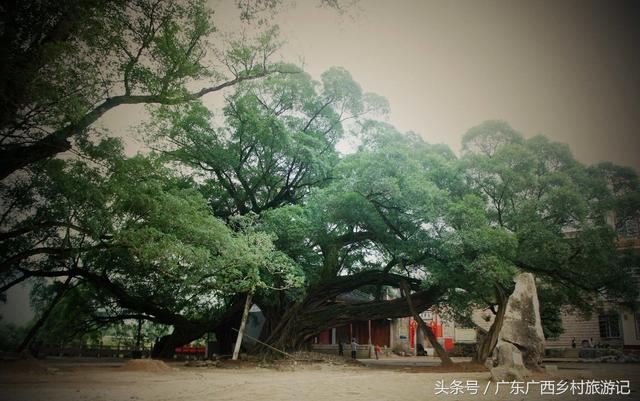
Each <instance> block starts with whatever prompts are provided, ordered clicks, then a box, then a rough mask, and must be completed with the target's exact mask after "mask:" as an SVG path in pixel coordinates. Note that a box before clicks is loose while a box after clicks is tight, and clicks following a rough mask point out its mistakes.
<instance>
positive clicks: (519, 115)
mask: <svg viewBox="0 0 640 401" xmlns="http://www.w3.org/2000/svg"><path fill="white" fill-rule="evenodd" d="M220 3H224V2H218V1H211V4H212V5H213V6H214V7H215V8H216V9H217V10H218V11H219V12H218V20H219V21H235V20H236V19H235V18H229V13H230V12H231V11H233V9H232V8H231V7H220V6H219V5H220ZM317 3H318V2H317V1H309V0H307V1H298V4H297V5H296V6H295V7H290V8H288V9H287V10H285V11H284V12H281V13H279V14H278V15H277V17H276V22H277V23H278V24H279V25H280V27H281V30H282V37H283V38H284V39H285V40H286V41H287V43H286V44H285V46H284V48H283V51H282V54H283V57H284V58H285V59H289V60H294V61H296V60H298V59H302V60H304V63H305V68H306V70H307V71H308V72H310V73H311V74H312V75H313V76H315V77H319V75H320V74H321V73H322V72H323V71H324V70H326V69H328V68H329V67H331V66H342V67H345V68H346V69H347V70H349V71H350V72H351V73H352V75H353V76H354V78H355V79H356V80H357V81H358V82H359V83H360V84H361V85H362V87H363V89H364V90H365V91H371V92H376V93H378V94H380V95H382V96H385V97H386V98H387V99H388V100H389V102H390V105H391V115H390V122H391V123H392V124H394V125H395V126H396V127H398V128H399V129H400V130H402V131H408V130H413V131H416V132H418V133H420V134H421V135H422V136H423V137H424V138H425V139H426V140H427V141H429V142H441V143H446V144H448V145H449V146H451V147H452V148H453V149H454V150H458V149H459V146H460V139H461V136H462V135H463V134H464V133H465V132H466V131H467V130H468V129H469V128H470V127H472V126H474V125H476V124H479V123H480V122H482V121H484V120H487V119H494V118H499V119H504V120H507V121H508V122H509V123H510V124H511V125H512V126H513V127H514V128H515V129H517V130H519V131H520V132H522V133H523V134H524V135H525V136H532V135H536V134H544V135H546V136H548V137H550V138H552V139H554V140H556V141H559V142H564V143H567V144H569V145H570V147H571V149H572V150H573V152H574V154H575V155H576V157H577V158H578V159H579V160H580V161H583V162H585V163H595V162H598V161H602V160H612V161H615V162H617V163H620V164H625V165H632V166H634V167H636V168H640V162H639V159H640V158H639V157H638V151H639V150H640V135H639V133H640V131H639V127H640V2H638V1H635V2H630V1H606V0H602V1H584V0H572V1H567V0H563V1H559V0H556V1H550V0H537V1H527V2H525V1H481V0H478V1H451V0H447V1H428V0H414V1H411V0H404V1H402V0H400V1H388V0H386V1H385V0H361V1H360V2H359V4H358V5H357V7H356V8H355V9H352V10H351V11H350V12H349V13H348V14H347V15H346V16H339V15H337V14H336V12H335V11H333V10H330V9H320V8H318V7H317V6H316V4H317ZM216 5H218V6H216Z"/></svg>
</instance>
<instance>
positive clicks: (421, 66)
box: [0, 0, 640, 322]
mask: <svg viewBox="0 0 640 401" xmlns="http://www.w3.org/2000/svg"><path fill="white" fill-rule="evenodd" d="M233 3H234V2H232V1H230V0H226V1H220V0H210V5H211V7H212V8H214V9H215V10H216V21H217V22H218V23H219V24H220V25H222V27H223V28H226V29H229V30H234V29H237V28H238V27H239V24H238V23H237V21H238V19H237V17H236V10H235V9H234V7H233ZM318 3H319V2H318V1H310V0H298V1H297V4H296V5H295V7H287V8H286V9H284V10H282V11H281V12H279V13H278V14H277V15H276V16H275V20H274V22H276V23H278V24H279V25H280V27H281V33H282V38H283V39H285V40H286V43H285V45H284V47H283V49H282V52H281V54H280V56H279V57H281V58H282V59H283V60H286V61H293V62H299V61H301V60H303V61H304V66H305V69H306V70H307V71H308V72H309V73H310V74H312V76H314V77H316V78H318V77H319V76H320V74H321V73H322V72H323V71H325V70H326V69H328V68H329V67H332V66H342V67H345V68H346V69H347V70H349V71H350V72H351V73H352V75H353V76H354V78H355V79H356V80H357V81H358V82H359V83H360V84H361V85H362V87H363V89H364V90H365V91H370V92H376V93H378V94H380V95H382V96H385V97H386V98H387V99H388V100H389V103H390V105H391V114H390V116H389V122H390V123H392V124H394V125H395V126H396V127H397V128H398V129H400V130H401V131H409V130H412V131H415V132H417V133H419V134H421V135H422V136H423V137H424V138H425V140H427V141H428V142H432V143H446V144H448V145H449V146H451V147H452V148H453V149H454V150H456V151H457V150H458V149H459V145H460V139H461V137H462V135H463V134H464V133H465V132H466V130H468V129H469V128H470V127H472V126H474V125H476V124H479V123H480V122H482V121H484V120H487V119H494V118H499V119H504V120H506V121H508V122H509V123H510V124H511V125H512V126H513V127H514V128H515V129H517V130H518V131H520V132H522V133H523V134H524V135H525V136H532V135H535V134H544V135H546V136H548V137H550V138H552V139H553V140H556V141H559V142H563V143H567V144H569V145H570V147H571V149H572V150H573V152H574V155H575V156H576V157H577V159H578V160H580V161H582V162H584V163H596V162H598V161H602V160H612V161H614V162H616V163H619V164H624V165H630V166H633V167H635V168H636V169H640V161H639V159H640V157H638V151H639V150H640V135H638V134H639V127H640V2H638V1H635V2H631V1H607V0H602V1H586V0H562V1H560V0H558V1H551V0H536V1H526V2H525V1H486V0H477V1H453V0H447V1H428V0H414V1H411V0H404V1H402V0H396V1H390V0H388V1H385V0H361V1H360V2H359V4H358V5H357V6H356V7H355V8H352V9H350V10H349V12H348V13H347V14H346V15H339V14H338V13H336V12H335V11H334V10H331V9H326V8H318V7H317V4H318ZM289 4H290V3H289ZM219 101H220V96H219V94H212V95H209V98H208V99H205V102H206V103H207V104H216V102H219ZM143 116H144V110H143V108H141V107H137V108H136V107H129V106H127V107H123V108H120V109H118V110H116V111H114V112H109V113H108V114H107V115H106V116H105V117H104V118H103V119H102V120H101V121H100V123H101V124H102V125H104V126H105V127H107V128H109V129H111V130H112V132H113V133H114V134H116V135H120V136H123V137H131V136H132V134H131V132H130V127H131V126H134V125H137V124H138V123H139V122H140V118H142V117H143ZM130 142H131V141H130ZM135 148H136V146H131V149H135ZM8 298H9V301H10V302H9V303H8V304H7V305H4V306H2V305H0V314H3V315H5V318H6V319H7V320H10V321H15V322H24V321H25V320H26V319H28V318H29V317H30V316H29V314H28V313H26V312H25V308H26V307H25V308H22V307H20V308H19V307H17V305H26V304H27V298H26V291H25V290H24V289H20V288H16V289H15V290H12V291H10V292H9V294H8Z"/></svg>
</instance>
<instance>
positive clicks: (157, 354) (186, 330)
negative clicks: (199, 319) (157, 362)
mask: <svg viewBox="0 0 640 401" xmlns="http://www.w3.org/2000/svg"><path fill="white" fill-rule="evenodd" d="M206 332H207V331H206V329H205V328H204V327H198V326H186V327H185V326H178V327H174V329H173V332H172V333H171V334H169V335H166V336H163V337H161V338H160V340H159V341H158V342H157V343H155V344H154V345H153V349H152V350H151V357H152V358H156V359H173V354H174V353H175V349H176V348H177V347H181V346H183V345H185V344H188V343H190V342H191V341H194V340H197V339H199V338H201V337H202V336H204V335H205V334H206Z"/></svg>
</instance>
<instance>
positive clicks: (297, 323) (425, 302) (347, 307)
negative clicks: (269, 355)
mask: <svg viewBox="0 0 640 401" xmlns="http://www.w3.org/2000/svg"><path fill="white" fill-rule="evenodd" d="M403 280H408V279H407V278H406V277H404V276H400V275H396V274H391V273H384V272H380V271H368V272H363V273H358V274H354V275H351V276H340V277H336V278H334V279H332V280H329V281H327V282H325V283H323V284H321V285H318V286H316V287H315V288H313V289H311V290H310V291H309V293H308V295H307V296H306V297H305V298H304V299H303V300H302V301H300V302H298V303H296V304H294V305H293V306H292V307H291V308H289V309H288V310H287V312H286V313H285V314H284V316H283V317H282V319H281V321H280V323H279V324H278V325H277V327H276V328H275V330H274V331H273V333H272V334H271V335H270V336H269V338H268V339H267V343H269V344H270V345H272V346H274V347H276V348H278V349H282V350H285V351H286V350H292V349H299V348H301V347H302V346H303V345H304V344H305V343H306V342H307V341H308V340H309V339H310V338H312V337H313V336H315V335H317V334H318V333H320V332H321V331H323V330H326V329H329V328H331V327H336V326H341V325H344V324H347V323H349V322H353V321H367V320H375V319H383V318H397V317H405V316H410V315H411V311H410V310H409V307H408V304H407V302H406V300H405V299H394V300H390V301H371V302H357V303H344V302H337V301H336V297H337V296H338V295H340V294H343V293H346V292H349V291H352V290H354V289H356V288H360V287H362V286H365V285H376V284H382V285H393V286H395V287H398V286H399V284H400V282H401V281H403ZM409 283H410V285H411V286H412V287H413V288H414V289H419V282H418V281H417V280H410V281H409ZM441 295H442V290H441V289H440V288H436V287H434V288H430V289H427V290H420V291H417V292H415V293H414V294H412V295H411V296H410V298H411V302H412V303H413V305H414V306H415V307H416V308H419V309H421V310H424V309H428V308H429V307H431V306H432V305H433V304H434V303H435V302H436V301H437V300H438V299H439V298H440V296H441ZM259 350H260V351H265V350H264V348H259Z"/></svg>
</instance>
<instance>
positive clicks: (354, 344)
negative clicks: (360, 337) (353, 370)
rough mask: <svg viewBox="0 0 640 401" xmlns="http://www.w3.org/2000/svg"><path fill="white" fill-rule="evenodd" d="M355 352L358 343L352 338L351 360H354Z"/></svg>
mask: <svg viewBox="0 0 640 401" xmlns="http://www.w3.org/2000/svg"><path fill="white" fill-rule="evenodd" d="M357 351H358V342H357V341H356V338H355V337H353V340H351V359H353V360H355V359H356V352H357Z"/></svg>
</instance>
